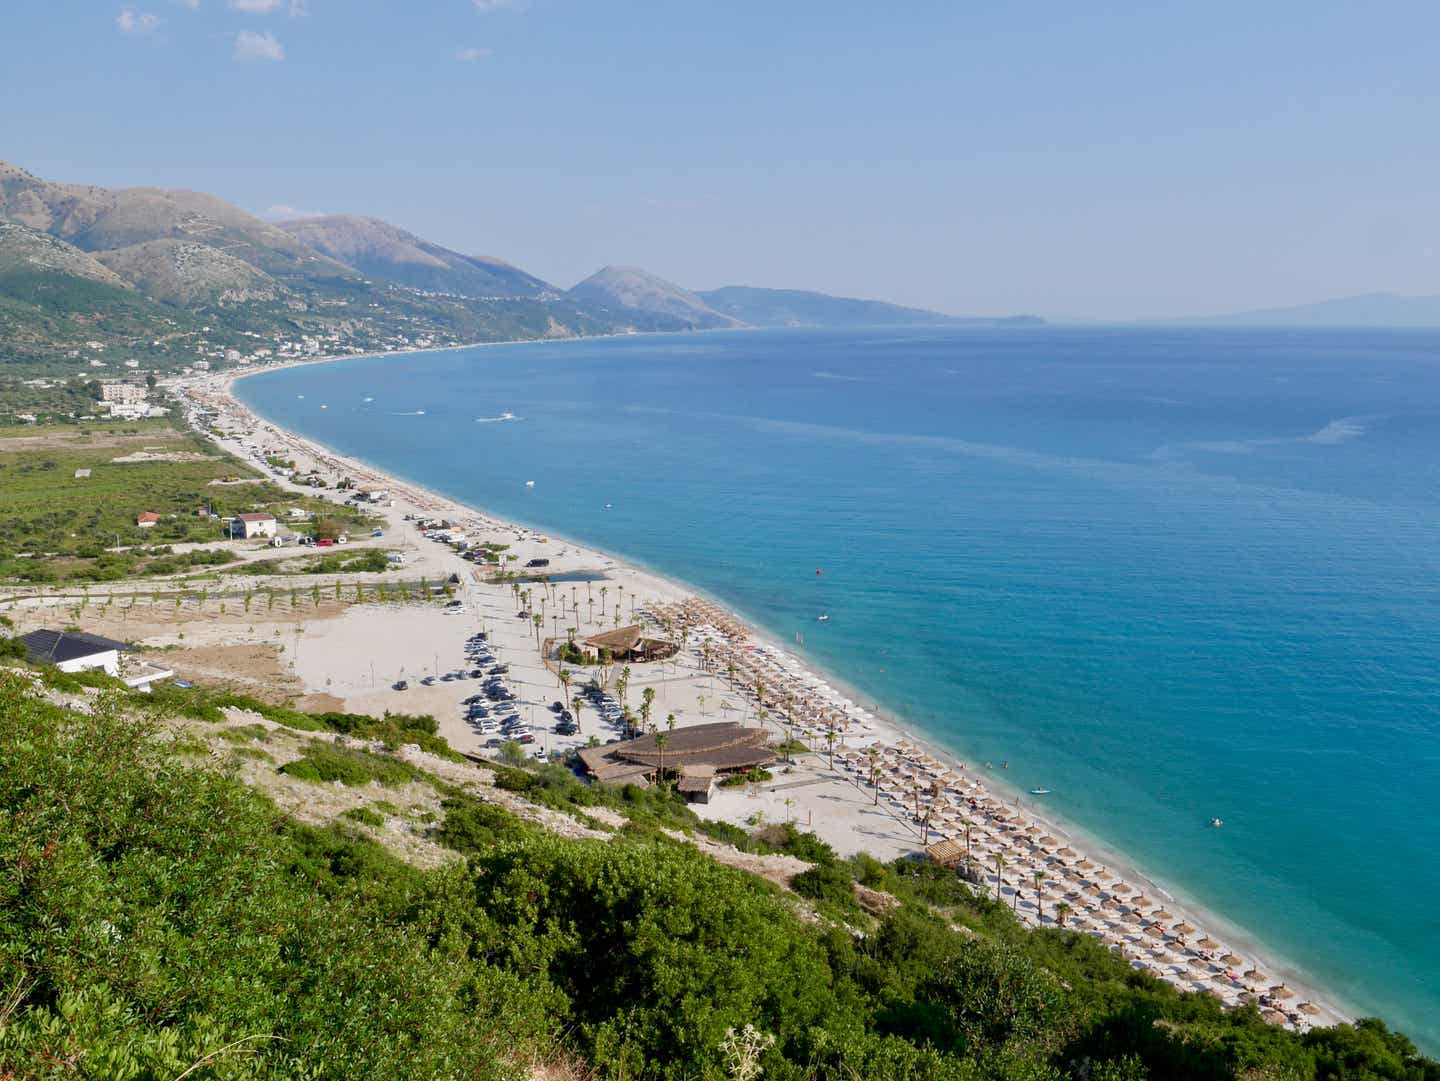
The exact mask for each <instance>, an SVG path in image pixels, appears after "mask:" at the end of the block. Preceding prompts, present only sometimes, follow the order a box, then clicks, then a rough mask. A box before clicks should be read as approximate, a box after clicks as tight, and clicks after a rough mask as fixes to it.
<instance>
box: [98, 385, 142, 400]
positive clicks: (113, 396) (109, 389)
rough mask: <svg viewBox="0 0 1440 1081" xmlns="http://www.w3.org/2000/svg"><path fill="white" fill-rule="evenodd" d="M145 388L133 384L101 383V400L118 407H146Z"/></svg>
mask: <svg viewBox="0 0 1440 1081" xmlns="http://www.w3.org/2000/svg"><path fill="white" fill-rule="evenodd" d="M145 393H146V390H145V387H143V386H139V387H137V386H135V385H134V384H132V383H101V384H100V400H101V401H102V402H111V403H114V404H117V405H144V404H145Z"/></svg>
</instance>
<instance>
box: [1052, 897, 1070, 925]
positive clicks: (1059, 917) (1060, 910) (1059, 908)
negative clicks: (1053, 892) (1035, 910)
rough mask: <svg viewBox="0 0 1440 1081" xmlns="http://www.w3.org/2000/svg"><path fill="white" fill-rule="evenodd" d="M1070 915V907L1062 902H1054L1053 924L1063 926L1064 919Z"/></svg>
mask: <svg viewBox="0 0 1440 1081" xmlns="http://www.w3.org/2000/svg"><path fill="white" fill-rule="evenodd" d="M1068 915H1070V906H1069V905H1067V904H1066V903H1065V902H1064V901H1057V902H1055V922H1056V923H1058V924H1059V925H1060V926H1061V927H1064V926H1065V917H1066V916H1068Z"/></svg>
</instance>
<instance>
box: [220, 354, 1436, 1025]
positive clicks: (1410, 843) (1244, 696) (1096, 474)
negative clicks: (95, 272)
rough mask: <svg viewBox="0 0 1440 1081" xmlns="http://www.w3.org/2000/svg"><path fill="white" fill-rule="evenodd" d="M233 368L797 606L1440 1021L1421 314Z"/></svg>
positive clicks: (350, 431)
mask: <svg viewBox="0 0 1440 1081" xmlns="http://www.w3.org/2000/svg"><path fill="white" fill-rule="evenodd" d="M236 393H237V395H238V396H239V397H240V398H241V399H242V400H244V401H245V402H247V403H248V404H249V405H250V406H251V407H252V408H253V409H255V410H256V411H257V412H258V413H260V414H261V415H263V416H265V417H267V418H269V419H271V420H273V421H274V422H276V423H278V424H281V425H283V426H285V427H287V428H291V429H293V430H295V431H297V432H299V433H301V434H303V435H306V436H309V437H311V438H313V439H316V440H318V441H319V442H321V443H324V444H326V445H328V446H330V447H332V448H334V449H335V450H337V451H339V452H341V453H345V454H349V455H352V456H355V457H359V458H363V459H365V460H367V461H369V462H372V463H374V464H375V465H376V466H378V467H380V468H382V469H385V470H387V471H390V472H393V473H395V474H397V475H400V476H403V477H406V478H408V479H410V480H413V481H415V482H417V483H420V484H423V485H425V486H427V487H431V488H434V489H435V490H437V491H441V492H444V493H445V494H447V495H449V496H452V497H454V498H456V499H459V500H462V501H465V502H468V503H471V504H474V505H476V506H477V507H480V508H482V509H485V510H488V511H491V512H493V513H495V514H497V515H500V516H504V517H509V518H513V519H515V520H517V521H522V522H526V523H530V524H533V525H536V526H540V527H542V528H548V529H553V530H555V531H556V532H557V533H560V534H563V535H566V536H571V537H575V538H576V539H579V540H583V541H586V542H589V543H592V544H594V545H596V546H598V547H600V548H603V549H606V550H608V551H612V552H614V553H616V554H617V555H620V556H622V557H631V558H634V559H635V560H637V561H639V562H642V563H644V564H646V565H648V566H650V567H653V568H655V569H656V570H658V571H661V572H663V573H666V574H668V575H671V576H673V577H675V578H678V579H681V580H685V581H689V582H693V583H695V584H696V585H697V586H699V587H701V588H703V589H704V590H706V591H707V592H709V593H711V594H712V595H714V596H715V597H717V598H719V599H721V600H723V601H725V602H727V603H729V604H730V605H731V606H733V607H734V608H735V609H736V610H737V611H739V612H740V613H742V614H743V615H745V616H746V617H747V618H749V619H751V620H753V621H754V622H756V623H757V624H759V625H760V626H762V627H763V628H765V629H766V630H767V631H768V632H769V633H770V634H771V635H773V636H774V637H775V638H777V639H778V640H781V641H785V642H791V643H793V642H795V641H796V636H797V635H798V636H801V637H803V645H797V648H798V649H799V651H800V652H801V653H802V654H803V655H806V656H808V657H810V658H813V659H814V660H815V661H816V662H817V663H818V664H820V665H821V666H823V667H826V668H828V669H830V670H832V671H835V672H837V673H841V674H842V675H843V676H844V678H845V680H846V682H847V683H849V684H850V685H852V686H854V687H857V688H858V689H859V690H861V691H862V692H863V693H864V695H865V697H866V699H867V704H868V702H869V701H874V702H877V703H879V704H881V705H882V706H883V707H885V709H886V711H887V712H890V713H893V714H895V715H897V716H898V717H900V718H901V719H902V720H903V723H905V724H907V725H908V726H910V727H912V728H913V729H915V730H916V731H919V732H923V733H924V734H925V735H926V736H927V738H929V739H930V740H932V741H933V742H935V743H937V744H939V745H942V746H946V747H949V748H951V749H953V750H955V751H957V752H958V753H960V754H962V755H963V756H965V760H966V761H967V762H968V763H969V764H970V766H971V768H983V763H984V762H985V761H987V760H988V761H990V762H992V763H993V764H994V766H995V771H996V773H997V774H999V775H1000V778H1001V779H1002V780H1004V781H1005V782H1006V783H1007V784H1009V785H1011V786H1013V787H1016V788H1019V789H1022V790H1023V789H1028V788H1031V787H1037V786H1044V787H1048V788H1050V789H1052V790H1053V791H1052V794H1051V795H1049V796H1047V797H1045V806H1046V807H1047V808H1048V809H1053V810H1054V812H1055V813H1056V814H1058V815H1060V816H1063V817H1064V818H1065V819H1068V820H1070V821H1073V822H1075V823H1076V824H1077V825H1079V826H1080V827H1081V828H1083V829H1084V830H1085V831H1087V832H1089V833H1092V834H1094V835H1096V836H1098V837H1102V838H1104V840H1105V841H1106V842H1107V843H1108V844H1109V845H1111V846H1113V847H1114V848H1115V849H1117V850H1119V851H1121V852H1123V853H1124V854H1125V855H1126V856H1127V857H1128V858H1129V859H1130V860H1131V861H1133V862H1134V863H1135V864H1136V865H1137V866H1138V867H1140V868H1141V869H1142V870H1143V871H1145V872H1146V873H1148V874H1151V875H1153V876H1155V877H1156V878H1157V879H1159V880H1161V881H1162V882H1166V883H1172V884H1174V886H1175V887H1176V888H1177V889H1178V890H1180V891H1183V893H1184V894H1186V895H1187V896H1189V897H1191V898H1194V899H1195V900H1196V901H1197V902H1198V903H1200V904H1201V905H1203V906H1205V907H1206V908H1209V909H1212V910H1214V911H1216V912H1218V913H1220V914H1222V915H1223V916H1224V917H1225V918H1227V919H1228V920H1230V921H1233V922H1234V923H1236V924H1238V925H1239V926H1240V927H1241V928H1243V929H1244V930H1245V931H1247V932H1249V933H1251V934H1253V935H1254V936H1255V937H1256V938H1257V939H1259V940H1260V941H1261V942H1263V943H1265V944H1266V945H1267V946H1268V947H1270V948H1272V949H1273V950H1274V951H1275V952H1277V953H1278V954H1280V955H1282V956H1284V957H1286V958H1289V959H1292V960H1293V961H1295V962H1296V963H1297V964H1299V965H1300V966H1302V969H1303V972H1304V974H1305V975H1306V976H1307V977H1308V978H1309V979H1311V980H1312V981H1314V982H1315V983H1317V984H1318V985H1320V986H1322V987H1326V988H1330V989H1333V990H1334V991H1335V993H1336V994H1337V995H1338V996H1339V997H1341V998H1342V999H1343V1000H1344V1001H1345V1002H1347V1003H1348V1004H1349V1005H1351V1006H1352V1007H1354V1008H1356V1009H1359V1010H1361V1011H1363V1012H1371V1013H1378V1014H1380V1015H1381V1016H1384V1017H1385V1018H1386V1019H1387V1020H1388V1021H1390V1022H1391V1023H1392V1024H1393V1025H1395V1026H1397V1027H1399V1028H1401V1029H1403V1030H1405V1031H1407V1032H1409V1033H1410V1034H1411V1035H1412V1036H1413V1037H1415V1038H1416V1039H1417V1040H1419V1041H1420V1042H1421V1043H1422V1044H1423V1045H1424V1046H1425V1047H1426V1048H1427V1049H1428V1050H1429V1051H1431V1052H1432V1053H1433V1052H1435V1051H1437V1050H1440V1017H1437V1012H1440V1011H1437V1003H1440V916H1437V915H1436V910H1435V907H1434V903H1433V897H1434V895H1435V893H1436V891H1437V888H1440V861H1437V860H1435V859H1434V858H1433V857H1432V854H1431V844H1432V842H1433V841H1434V840H1435V839H1436V834H1437V823H1440V783H1437V782H1440V705H1437V702H1440V698H1437V695H1440V575H1437V572H1440V543H1437V542H1440V507H1437V494H1440V425H1437V423H1436V421H1437V418H1440V333H1435V332H1399V331H1396V332H1379V331H1369V332H1360V331H1346V332H1337V331H1323V332H1322V331H1314V332H1301V331H1263V332H1261V331H1244V332H1241V331H1215V330H1207V331H1199V330H1177V329H1164V330H1154V329H1147V330H1092V329H1061V328H1043V329H1034V330H1028V329H1027V330H1015V331H1005V332H996V331H990V330H968V329H959V330H955V329H936V328H913V329H911V328H907V329H900V330H897V329H894V328H884V329H877V330H872V331H858V332H857V331H845V332H831V331H803V330H794V331H763V332H760V331H757V332H745V333H717V334H705V335H674V336H646V337H637V338H625V339H607V340H596V341H587V342H564V343H554V344H526V345H513V346H487V347H484V348H476V349H468V350H459V351H451V352H445V353H433V354H421V355H408V356H403V357H391V358H385V357H380V358H364V359H355V360H348V361H344V362H340V363H334V364H324V365H315V366H309V367H302V368H292V369H288V370H284V371H279V372H273V373H267V374H264V375H260V376H256V377H253V378H247V379H244V380H242V381H240V382H239V383H238V384H237V385H236ZM367 398H373V401H366V399H367ZM322 405H323V406H325V407H326V408H324V409H322V408H321V407H322ZM507 414H509V415H512V416H513V418H514V419H513V420H506V421H505V422H498V421H497V418H501V417H505V416H506V415H507ZM529 480H534V481H535V485H534V487H527V486H526V481H529ZM817 571H820V572H823V573H817ZM820 614H828V615H829V617H830V618H829V619H828V620H827V621H825V622H820V621H818V620H817V616H819V615H820ZM1002 762H1008V769H1005V770H1003V771H1001V770H1000V769H999V767H1000V766H1001V763H1002ZM1212 817H1219V818H1221V819H1223V820H1224V823H1225V825H1224V827H1223V828H1222V829H1218V830H1217V829H1212V828H1211V827H1210V826H1209V821H1210V819H1211V818H1212Z"/></svg>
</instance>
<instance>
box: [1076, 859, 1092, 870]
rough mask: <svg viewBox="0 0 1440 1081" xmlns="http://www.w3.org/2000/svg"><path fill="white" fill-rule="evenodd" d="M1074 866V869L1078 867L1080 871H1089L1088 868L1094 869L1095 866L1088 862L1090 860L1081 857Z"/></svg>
mask: <svg viewBox="0 0 1440 1081" xmlns="http://www.w3.org/2000/svg"><path fill="white" fill-rule="evenodd" d="M1075 866H1076V867H1079V868H1080V869H1081V870H1082V871H1088V870H1090V868H1092V867H1094V866H1095V865H1094V864H1093V863H1091V862H1090V860H1089V858H1088V857H1086V856H1082V857H1081V858H1080V861H1079V862H1078V863H1077V864H1075Z"/></svg>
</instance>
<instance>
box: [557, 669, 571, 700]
mask: <svg viewBox="0 0 1440 1081" xmlns="http://www.w3.org/2000/svg"><path fill="white" fill-rule="evenodd" d="M556 678H557V679H559V680H560V689H561V690H562V691H564V692H565V693H566V694H569V693H570V669H568V668H562V669H560V672H559V674H558V675H557V677H556Z"/></svg>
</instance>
